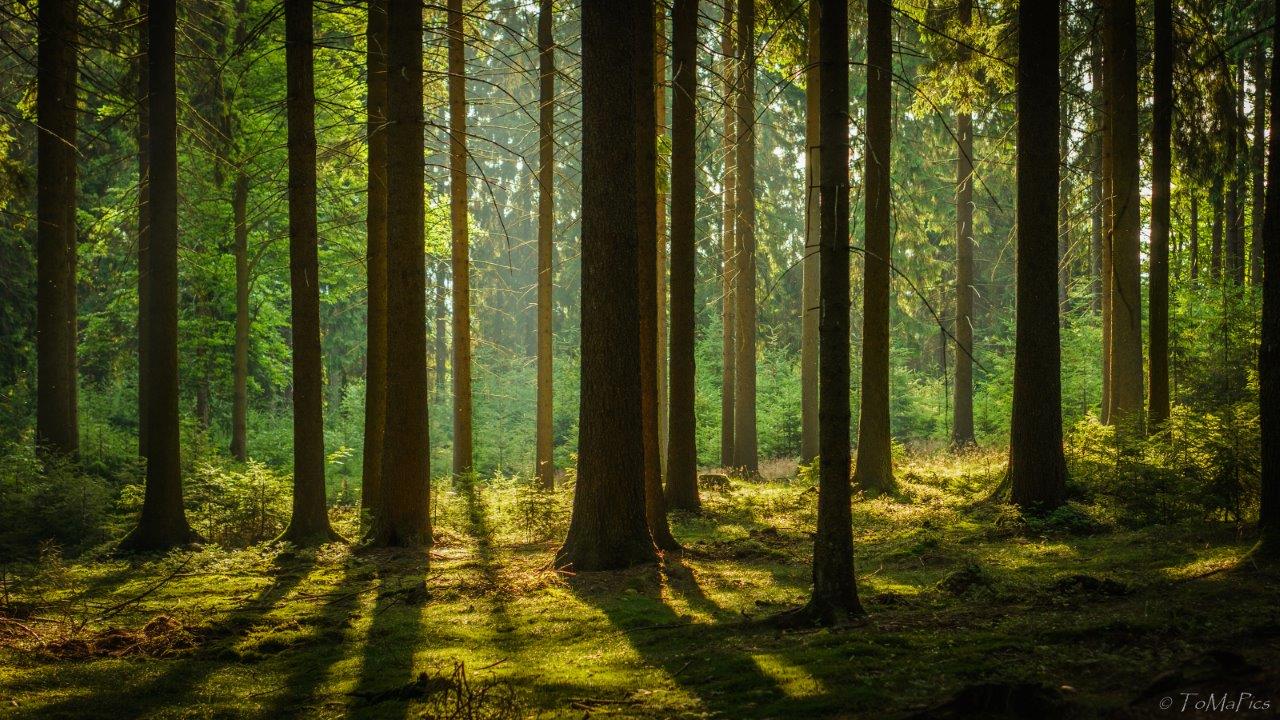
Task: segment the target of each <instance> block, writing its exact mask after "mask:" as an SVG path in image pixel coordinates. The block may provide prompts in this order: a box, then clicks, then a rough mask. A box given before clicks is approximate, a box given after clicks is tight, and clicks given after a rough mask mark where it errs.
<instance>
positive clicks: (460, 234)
mask: <svg viewBox="0 0 1280 720" xmlns="http://www.w3.org/2000/svg"><path fill="white" fill-rule="evenodd" d="M463 18H464V15H463V12H462V0H449V31H448V35H449V83H448V84H449V227H450V228H451V230H452V235H453V242H452V260H453V473H454V475H462V474H464V473H469V472H471V469H472V453H471V251H470V247H469V245H468V242H467V78H466V67H465V65H464V60H465V52H466V44H465V43H466V39H465V35H464V34H463V33H464V28H463Z"/></svg>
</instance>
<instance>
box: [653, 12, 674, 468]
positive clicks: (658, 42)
mask: <svg viewBox="0 0 1280 720" xmlns="http://www.w3.org/2000/svg"><path fill="white" fill-rule="evenodd" d="M654 9H655V11H656V16H655V18H654V22H655V28H656V29H655V31H654V55H653V58H654V76H655V80H654V91H655V92H654V98H653V112H654V121H655V123H656V125H655V132H656V133H657V136H658V137H659V138H661V137H663V136H664V135H665V134H666V132H667V129H668V128H667V126H666V124H667V92H666V82H667V51H668V50H670V48H669V47H668V44H667V22H666V6H665V5H663V4H661V3H654ZM670 169H671V166H670V163H668V164H667V166H666V171H667V172H670ZM657 172H659V173H661V172H664V169H663V163H662V153H661V147H659V151H658V159H657ZM669 179H670V175H668V180H669ZM665 184H666V183H663V182H658V184H657V202H656V205H657V212H656V215H657V218H656V220H657V232H656V235H657V238H658V245H657V254H656V255H657V257H656V258H655V267H656V272H657V276H656V278H657V282H656V286H657V287H656V289H655V297H656V301H657V304H658V307H657V319H658V332H657V338H658V348H657V356H658V457H659V459H660V460H661V462H660V463H659V465H660V467H661V470H662V477H666V472H667V443H668V439H669V437H670V434H669V430H670V428H669V427H668V425H667V421H668V414H669V412H670V408H669V400H668V398H669V395H668V387H667V384H668V383H667V238H668V232H667V193H666V192H665V191H664V190H663V187H664V185H665Z"/></svg>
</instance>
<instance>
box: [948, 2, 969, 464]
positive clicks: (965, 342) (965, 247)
mask: <svg viewBox="0 0 1280 720" xmlns="http://www.w3.org/2000/svg"><path fill="white" fill-rule="evenodd" d="M959 13H960V24H961V25H964V26H966V27H967V26H968V25H969V23H971V22H972V21H973V3H972V0H960V7H959ZM959 51H960V54H961V57H963V58H967V57H968V54H969V53H968V49H967V48H966V47H963V46H962V47H960V48H959ZM956 141H957V142H956V345H957V347H956V353H955V355H956V360H955V363H956V372H955V375H956V378H955V380H956V388H955V398H954V407H953V413H954V414H953V417H952V421H951V447H952V448H954V449H963V448H967V447H972V446H973V445H974V444H975V442H976V439H975V436H974V430H973V357H972V355H973V115H972V113H970V112H969V110H968V109H967V108H966V109H964V110H962V111H961V112H958V113H956ZM944 343H945V340H944ZM943 347H944V349H945V345H944V346H943Z"/></svg>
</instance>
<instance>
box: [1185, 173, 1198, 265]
mask: <svg viewBox="0 0 1280 720" xmlns="http://www.w3.org/2000/svg"><path fill="white" fill-rule="evenodd" d="M1190 191H1191V239H1190V240H1188V244H1189V245H1190V246H1191V247H1190V248H1188V249H1187V254H1188V255H1189V256H1190V258H1189V259H1188V264H1189V265H1190V266H1191V267H1190V274H1191V282H1192V283H1193V284H1194V283H1195V281H1196V280H1197V279H1199V277H1200V193H1198V192H1196V188H1195V187H1192V188H1190Z"/></svg>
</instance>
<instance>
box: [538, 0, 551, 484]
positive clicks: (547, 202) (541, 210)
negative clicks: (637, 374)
mask: <svg viewBox="0 0 1280 720" xmlns="http://www.w3.org/2000/svg"><path fill="white" fill-rule="evenodd" d="M553 19H554V15H553V9H552V5H551V0H541V2H540V3H539V5H538V409H537V424H538V428H537V455H536V460H535V461H536V463H537V475H538V485H539V486H541V487H542V488H543V489H544V490H550V489H551V488H552V487H554V486H555V482H556V466H555V458H554V456H553V453H554V451H555V448H554V447H553V436H552V427H551V389H552V384H553V379H552V374H551V356H552V346H551V340H552V335H551V330H552V327H551V322H552V307H551V305H552V302H553V297H552V288H553V285H552V280H553V278H552V274H551V273H552V263H553V261H554V255H553V252H554V250H553V248H552V243H553V242H554V234H555V118H556V104H555V103H556V100H555V98H556V55H555V39H554V38H553V37H552V35H551V27H552V20H553Z"/></svg>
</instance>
